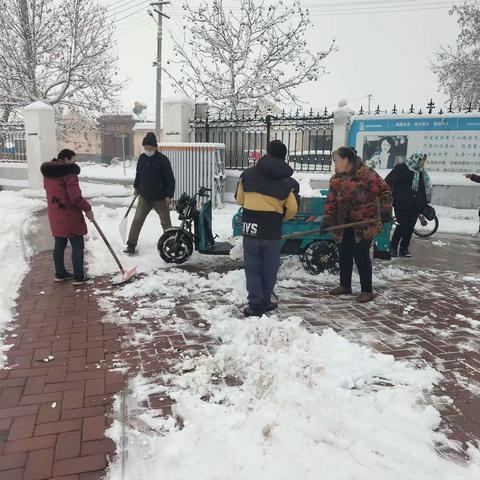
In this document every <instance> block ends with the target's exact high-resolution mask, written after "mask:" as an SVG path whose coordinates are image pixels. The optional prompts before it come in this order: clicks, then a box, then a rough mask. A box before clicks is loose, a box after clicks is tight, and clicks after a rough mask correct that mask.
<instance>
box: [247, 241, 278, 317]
mask: <svg viewBox="0 0 480 480" xmlns="http://www.w3.org/2000/svg"><path fill="white" fill-rule="evenodd" d="M281 249H282V242H281V240H261V239H258V238H249V237H243V258H244V262H245V275H246V278H247V290H248V304H249V306H250V308H251V309H253V310H256V311H261V310H263V309H264V308H265V307H266V306H267V305H268V304H269V303H270V302H271V297H272V294H273V289H274V288H275V284H276V283H277V274H278V269H279V267H280V253H281Z"/></svg>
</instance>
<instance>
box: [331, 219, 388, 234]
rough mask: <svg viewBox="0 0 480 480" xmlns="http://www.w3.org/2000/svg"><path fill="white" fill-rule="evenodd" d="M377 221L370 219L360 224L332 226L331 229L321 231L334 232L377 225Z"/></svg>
mask: <svg viewBox="0 0 480 480" xmlns="http://www.w3.org/2000/svg"><path fill="white" fill-rule="evenodd" d="M378 221H379V220H378V218H370V219H368V220H362V221H361V222H351V223H345V224H343V225H334V226H333V227H328V228H324V229H323V231H324V232H335V231H336V230H343V229H344V228H352V227H363V226H365V225H370V224H372V223H377V222H378Z"/></svg>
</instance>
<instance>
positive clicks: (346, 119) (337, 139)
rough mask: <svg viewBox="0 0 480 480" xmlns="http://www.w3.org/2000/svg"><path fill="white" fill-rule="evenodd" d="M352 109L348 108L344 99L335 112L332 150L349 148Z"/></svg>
mask: <svg viewBox="0 0 480 480" xmlns="http://www.w3.org/2000/svg"><path fill="white" fill-rule="evenodd" d="M350 116H351V112H350V108H349V107H348V106H347V100H345V99H342V100H340V101H339V102H338V108H337V109H336V110H335V117H334V124H333V140H332V147H333V148H332V150H335V149H337V148H340V147H348V146H349V145H348V129H349V126H350Z"/></svg>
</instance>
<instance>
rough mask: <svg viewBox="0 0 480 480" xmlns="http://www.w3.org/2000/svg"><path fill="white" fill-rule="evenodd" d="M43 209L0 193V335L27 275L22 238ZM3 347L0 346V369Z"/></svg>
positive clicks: (26, 254)
mask: <svg viewBox="0 0 480 480" xmlns="http://www.w3.org/2000/svg"><path fill="white" fill-rule="evenodd" d="M42 206H43V202H41V201H40V200H32V199H28V198H25V197H23V196H22V195H19V194H16V193H12V192H5V191H0V218H1V221H0V278H1V279H2V281H1V282H0V334H1V332H2V331H3V329H4V328H8V324H9V323H10V322H11V321H12V318H13V315H14V310H13V309H14V307H15V299H16V297H17V292H18V288H19V287H20V283H21V281H22V279H23V277H24V275H25V274H26V273H27V272H28V259H29V258H30V255H31V254H32V249H31V247H30V245H28V244H27V243H26V242H25V235H26V234H27V232H28V231H29V230H31V229H32V228H33V221H32V220H33V218H32V216H33V214H34V212H35V210H38V209H39V208H41V207H42ZM6 348H8V347H7V346H3V347H2V345H1V343H0V367H1V365H2V364H3V362H4V361H5V358H4V355H3V352H4V351H5V349H6Z"/></svg>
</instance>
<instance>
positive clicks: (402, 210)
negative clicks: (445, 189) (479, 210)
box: [385, 152, 432, 257]
mask: <svg viewBox="0 0 480 480" xmlns="http://www.w3.org/2000/svg"><path fill="white" fill-rule="evenodd" d="M426 161H427V155H426V154H424V153H421V152H417V153H414V154H413V155H412V156H411V157H410V158H409V159H408V160H407V161H406V162H405V163H400V164H398V165H396V166H395V168H394V169H393V170H392V171H391V172H390V173H389V174H388V175H387V177H386V178H385V180H386V182H387V183H388V184H389V185H390V187H391V188H392V192H393V206H394V208H395V216H396V219H397V223H398V226H397V227H396V228H395V232H394V233H393V236H392V240H391V244H390V253H391V255H392V257H397V256H398V255H400V256H401V257H411V256H412V254H411V253H410V250H409V247H410V242H411V240H412V235H413V230H414V228H415V224H416V223H417V217H418V214H419V213H422V212H423V211H424V210H425V208H426V207H427V205H428V204H429V203H430V201H431V198H432V182H431V180H430V176H429V175H428V172H427V171H426V170H425V162H426ZM399 246H400V251H399V250H398V248H399Z"/></svg>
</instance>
